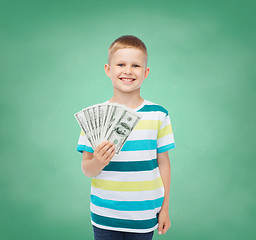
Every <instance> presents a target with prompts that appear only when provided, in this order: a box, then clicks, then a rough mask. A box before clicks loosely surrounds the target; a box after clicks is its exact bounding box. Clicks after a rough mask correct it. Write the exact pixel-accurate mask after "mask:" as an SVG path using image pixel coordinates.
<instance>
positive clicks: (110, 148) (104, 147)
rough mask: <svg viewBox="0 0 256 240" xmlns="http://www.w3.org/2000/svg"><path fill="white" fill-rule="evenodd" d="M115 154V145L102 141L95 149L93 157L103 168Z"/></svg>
mask: <svg viewBox="0 0 256 240" xmlns="http://www.w3.org/2000/svg"><path fill="white" fill-rule="evenodd" d="M115 153H116V151H115V145H114V144H113V143H112V142H109V141H104V142H102V143H101V144H99V145H98V146H97V147H96V149H95V151H94V153H93V157H94V158H95V159H96V160H97V162H98V164H99V165H100V166H101V167H102V168H103V167H105V166H106V165H108V164H109V162H110V160H111V159H112V158H113V156H114V154H115Z"/></svg>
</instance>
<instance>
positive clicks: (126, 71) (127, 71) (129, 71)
mask: <svg viewBox="0 0 256 240" xmlns="http://www.w3.org/2000/svg"><path fill="white" fill-rule="evenodd" d="M124 73H128V74H129V73H131V67H130V66H126V67H125V69H124Z"/></svg>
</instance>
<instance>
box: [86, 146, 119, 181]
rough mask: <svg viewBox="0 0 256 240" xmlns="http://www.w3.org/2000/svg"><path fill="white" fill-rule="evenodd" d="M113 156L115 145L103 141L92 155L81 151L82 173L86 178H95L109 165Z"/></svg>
mask: <svg viewBox="0 0 256 240" xmlns="http://www.w3.org/2000/svg"><path fill="white" fill-rule="evenodd" d="M114 154H115V145H114V144H113V143H112V142H108V141H105V142H103V143H101V144H100V145H98V146H97V147H96V149H95V151H94V153H91V152H86V151H83V160H82V163H81V167H82V171H83V173H84V175H85V176H87V177H95V176H97V175H98V174H99V173H100V172H101V171H102V169H103V168H104V167H105V166H106V165H108V164H109V161H110V160H111V159H112V158H113V156H114Z"/></svg>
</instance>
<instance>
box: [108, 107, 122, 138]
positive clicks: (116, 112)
mask: <svg viewBox="0 0 256 240" xmlns="http://www.w3.org/2000/svg"><path fill="white" fill-rule="evenodd" d="M123 112H124V109H123V108H121V107H120V106H118V105H117V104H114V103H113V104H112V112H111V114H110V117H109V119H108V122H107V124H106V129H105V133H104V134H105V135H104V137H105V138H106V136H108V132H109V131H110V129H111V128H112V127H113V126H115V125H116V123H117V121H118V119H119V118H120V117H121V115H122V114H123Z"/></svg>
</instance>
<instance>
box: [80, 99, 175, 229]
mask: <svg viewBox="0 0 256 240" xmlns="http://www.w3.org/2000/svg"><path fill="white" fill-rule="evenodd" d="M107 102H108V101H107ZM134 110H135V111H137V112H138V113H140V114H141V116H142V118H141V120H140V121H139V122H138V124H137V125H136V126H135V128H134V129H133V131H132V132H131V134H130V136H129V137H128V138H127V140H126V142H125V144H124V146H123V147H122V149H121V151H120V152H119V154H115V155H114V157H113V158H112V160H111V161H110V162H109V164H108V165H107V166H105V167H104V168H103V169H102V171H101V172H100V173H99V174H98V175H97V176H95V177H92V180H91V202H90V210H91V223H92V224H93V225H94V226H96V227H99V228H103V229H109V230H116V231H125V232H137V233H146V232H150V231H153V230H155V229H156V228H158V220H157V218H158V213H159V211H160V209H161V206H162V203H163V199H164V186H163V182H162V178H161V176H160V171H159V168H158V163H157V153H162V152H165V151H168V150H169V149H172V148H175V142H174V137H173V132H172V126H171V121H170V117H169V115H168V111H167V110H166V109H165V108H163V107H162V106H160V105H158V104H155V103H152V102H150V101H148V100H144V102H143V104H141V105H140V106H139V107H138V108H136V109H134ZM77 151H79V152H81V153H82V152H83V151H88V152H94V150H93V149H92V147H91V145H90V143H89V141H88V139H87V138H86V136H85V135H84V133H83V132H82V131H81V133H80V137H79V140H78V146H77Z"/></svg>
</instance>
